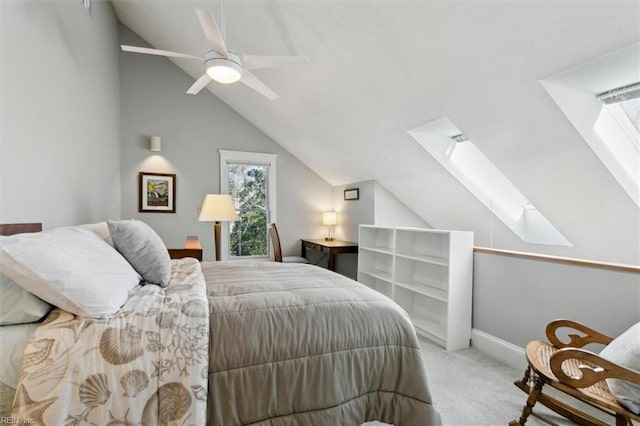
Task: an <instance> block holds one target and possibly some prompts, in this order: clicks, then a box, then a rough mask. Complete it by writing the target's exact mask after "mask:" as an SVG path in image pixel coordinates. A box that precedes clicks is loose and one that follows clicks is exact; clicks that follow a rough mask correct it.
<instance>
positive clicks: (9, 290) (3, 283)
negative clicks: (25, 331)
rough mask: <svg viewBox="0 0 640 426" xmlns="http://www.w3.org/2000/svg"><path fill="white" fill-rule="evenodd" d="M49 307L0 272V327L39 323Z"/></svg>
mask: <svg viewBox="0 0 640 426" xmlns="http://www.w3.org/2000/svg"><path fill="white" fill-rule="evenodd" d="M50 310H51V305H50V304H48V303H47V302H45V301H44V300H42V299H40V298H39V297H38V296H34V295H33V294H31V293H29V292H28V291H27V290H25V289H23V288H22V287H20V286H19V285H18V284H16V283H15V282H13V280H12V279H11V278H9V277H8V276H6V275H5V274H3V273H1V272H0V325H12V324H25V323H29V322H36V321H40V320H41V319H42V317H44V316H45V315H47V313H49V311H50Z"/></svg>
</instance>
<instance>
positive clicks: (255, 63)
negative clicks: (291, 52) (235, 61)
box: [242, 55, 310, 70]
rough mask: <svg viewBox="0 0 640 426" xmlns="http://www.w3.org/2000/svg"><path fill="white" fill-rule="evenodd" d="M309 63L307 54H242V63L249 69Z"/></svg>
mask: <svg viewBox="0 0 640 426" xmlns="http://www.w3.org/2000/svg"><path fill="white" fill-rule="evenodd" d="M308 63H310V60H309V57H307V56H262V55H242V64H243V65H244V67H245V68H248V69H250V70H258V69H261V68H277V67H284V66H287V65H298V64H308Z"/></svg>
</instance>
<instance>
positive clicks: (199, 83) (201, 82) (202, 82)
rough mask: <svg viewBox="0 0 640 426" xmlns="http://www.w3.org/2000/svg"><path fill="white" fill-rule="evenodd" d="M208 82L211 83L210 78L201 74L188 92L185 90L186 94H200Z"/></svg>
mask: <svg viewBox="0 0 640 426" xmlns="http://www.w3.org/2000/svg"><path fill="white" fill-rule="evenodd" d="M210 81H211V77H209V75H208V74H206V73H205V74H203V75H202V77H200V78H199V79H197V80H196V82H195V83H193V85H192V86H191V87H189V90H187V93H188V94H189V95H197V94H198V93H200V91H201V90H202V89H204V88H205V87H206V85H207V84H209V82H210Z"/></svg>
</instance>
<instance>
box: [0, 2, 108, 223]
mask: <svg viewBox="0 0 640 426" xmlns="http://www.w3.org/2000/svg"><path fill="white" fill-rule="evenodd" d="M119 108H120V106H119V84H118V33H117V23H116V19H115V16H114V13H113V11H112V9H111V5H110V3H108V2H104V1H94V2H92V6H91V10H90V11H87V9H85V8H84V7H83V6H82V4H81V2H79V1H73V2H47V1H11V2H7V1H2V2H0V222H3V223H9V222H43V225H44V227H45V228H51V227H54V226H60V225H71V224H77V223H87V222H96V221H99V220H104V219H107V218H118V217H119V216H120V175H119V167H120V115H119Z"/></svg>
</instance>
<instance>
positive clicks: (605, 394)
mask: <svg viewBox="0 0 640 426" xmlns="http://www.w3.org/2000/svg"><path fill="white" fill-rule="evenodd" d="M561 327H562V328H570V329H574V330H577V331H579V332H580V333H582V334H584V335H577V334H569V338H570V341H569V342H568V343H563V342H561V341H560V339H559V338H558V336H557V335H556V332H557V330H558V329H559V328H561ZM546 335H547V339H548V340H549V342H550V343H546V342H542V341H539V340H534V341H531V342H529V344H527V348H526V357H527V362H528V363H529V366H528V367H527V369H526V370H525V373H524V377H523V378H522V380H518V381H516V382H514V384H515V385H516V386H517V387H518V388H520V389H522V390H523V391H524V392H525V393H527V394H528V395H529V397H528V398H527V402H526V405H525V407H524V409H523V410H522V415H521V416H520V419H519V420H517V421H512V422H511V423H509V425H511V426H516V425H524V424H525V422H526V421H527V417H529V415H533V416H535V417H538V418H540V419H541V420H543V421H545V422H549V423H550V424H555V423H553V422H550V420H549V419H546V418H544V417H543V416H542V415H541V414H539V413H537V412H536V413H534V412H533V407H534V405H535V404H536V402H540V403H541V404H542V405H544V406H546V407H548V408H549V409H551V410H553V411H555V412H556V413H558V414H560V415H562V416H564V417H566V418H568V419H569V420H571V421H573V422H575V423H577V424H579V425H587V426H606V425H607V423H604V422H602V421H601V420H599V419H596V418H594V417H593V416H591V415H589V414H587V413H584V412H583V411H581V410H579V409H578V408H576V407H574V406H571V405H569V404H568V403H565V402H562V401H559V400H558V399H556V398H554V397H552V396H549V395H548V394H545V393H543V392H542V388H543V386H544V385H549V386H551V387H553V388H555V389H558V390H560V391H562V392H564V393H565V394H567V395H570V396H571V397H573V398H576V399H577V400H580V401H582V402H585V403H587V404H589V405H590V406H592V407H595V408H597V409H598V410H600V411H602V412H604V413H607V414H609V415H611V416H613V417H614V418H615V424H616V426H629V425H632V424H633V423H632V422H631V421H632V420H636V421H640V416H638V415H636V414H634V413H632V412H631V411H629V410H627V409H626V408H625V407H624V406H622V405H620V404H619V403H618V401H617V400H616V398H615V397H614V396H613V395H612V394H611V392H610V390H609V386H608V385H607V382H606V381H605V379H606V378H616V379H620V380H625V381H628V382H632V383H636V384H640V373H639V372H637V371H634V370H629V369H627V368H624V367H622V366H620V365H617V364H614V363H612V362H609V361H607V360H605V359H603V358H601V357H600V356H598V355H597V354H595V353H593V352H589V351H587V350H585V349H582V347H583V346H585V345H587V344H588V343H598V344H602V345H608V344H609V343H611V341H612V340H613V339H612V338H611V337H609V336H606V335H604V334H602V333H600V332H598V331H596V330H593V329H591V328H589V327H586V326H584V325H582V324H580V323H577V322H575V321H570V320H556V321H552V322H551V323H549V325H547V328H546ZM570 399H571V398H568V400H570Z"/></svg>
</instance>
